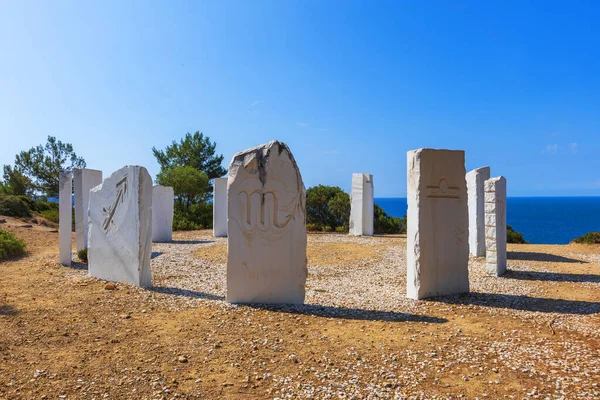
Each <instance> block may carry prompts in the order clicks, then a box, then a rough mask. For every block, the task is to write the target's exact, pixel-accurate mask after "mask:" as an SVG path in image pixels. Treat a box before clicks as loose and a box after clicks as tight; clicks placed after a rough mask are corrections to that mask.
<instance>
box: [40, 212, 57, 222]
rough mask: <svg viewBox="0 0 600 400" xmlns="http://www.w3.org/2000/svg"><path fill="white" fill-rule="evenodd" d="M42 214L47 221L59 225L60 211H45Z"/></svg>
mask: <svg viewBox="0 0 600 400" xmlns="http://www.w3.org/2000/svg"><path fill="white" fill-rule="evenodd" d="M40 214H41V215H42V217H44V218H46V219H47V220H49V221H52V222H55V223H57V224H58V210H44V211H42V212H40Z"/></svg>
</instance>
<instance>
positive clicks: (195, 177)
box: [156, 166, 208, 209]
mask: <svg viewBox="0 0 600 400" xmlns="http://www.w3.org/2000/svg"><path fill="white" fill-rule="evenodd" d="M156 183H158V184H159V185H163V186H172V187H173V192H174V194H175V197H176V198H177V202H178V203H179V205H180V206H182V207H183V208H184V209H189V208H190V206H191V205H192V204H196V203H197V202H198V201H199V199H200V198H201V197H202V195H204V193H205V192H206V190H207V189H208V177H207V176H206V174H205V173H204V172H201V171H198V170H197V169H195V168H193V167H190V166H184V167H182V166H174V167H170V168H166V169H162V170H161V171H160V172H159V173H158V175H157V176H156Z"/></svg>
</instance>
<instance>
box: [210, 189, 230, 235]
mask: <svg viewBox="0 0 600 400" xmlns="http://www.w3.org/2000/svg"><path fill="white" fill-rule="evenodd" d="M213 236H214V237H227V178H217V179H215V184H214V187H213Z"/></svg>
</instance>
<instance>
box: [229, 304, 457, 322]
mask: <svg viewBox="0 0 600 400" xmlns="http://www.w3.org/2000/svg"><path fill="white" fill-rule="evenodd" d="M240 305H244V306H247V307H250V308H259V309H262V310H268V311H275V312H284V313H290V314H300V315H312V316H315V317H324V318H340V319H352V320H361V321H386V322H429V323H435V324H442V323H445V322H448V320H447V319H445V318H436V317H429V316H427V315H417V314H406V313H401V312H394V311H380V310H363V309H360V308H346V307H331V306H321V305H318V304H304V305H288V304H281V305H275V304H240Z"/></svg>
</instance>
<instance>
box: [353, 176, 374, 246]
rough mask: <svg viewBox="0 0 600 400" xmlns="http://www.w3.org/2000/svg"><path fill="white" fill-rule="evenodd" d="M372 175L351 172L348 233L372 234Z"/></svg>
mask: <svg viewBox="0 0 600 400" xmlns="http://www.w3.org/2000/svg"><path fill="white" fill-rule="evenodd" d="M373 196H374V192H373V175H370V174H352V191H351V192H350V235H356V236H373V218H374V212H375V210H374V208H373V207H374V199H373Z"/></svg>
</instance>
